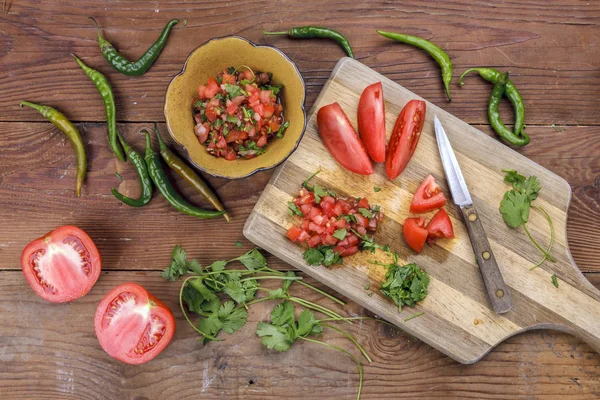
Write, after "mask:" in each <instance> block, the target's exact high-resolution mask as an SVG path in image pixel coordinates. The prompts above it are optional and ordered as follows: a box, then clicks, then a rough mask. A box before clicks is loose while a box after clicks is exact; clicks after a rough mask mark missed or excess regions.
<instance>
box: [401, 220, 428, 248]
mask: <svg viewBox="0 0 600 400" xmlns="http://www.w3.org/2000/svg"><path fill="white" fill-rule="evenodd" d="M402 231H403V233H404V241H405V242H406V244H407V245H408V247H410V248H411V249H413V250H414V251H416V252H417V253H420V252H421V250H423V246H424V245H425V240H427V235H428V234H429V232H427V229H425V218H423V217H420V218H407V219H406V220H405V221H404V226H403V227H402Z"/></svg>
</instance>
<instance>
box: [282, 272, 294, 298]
mask: <svg viewBox="0 0 600 400" xmlns="http://www.w3.org/2000/svg"><path fill="white" fill-rule="evenodd" d="M285 276H286V277H288V278H294V277H296V273H295V272H294V271H287V272H286V273H285ZM292 283H294V281H293V280H290V279H286V280H284V281H283V283H282V284H281V290H282V291H283V292H284V293H287V292H288V291H289V289H290V286H292Z"/></svg>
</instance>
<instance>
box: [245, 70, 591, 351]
mask: <svg viewBox="0 0 600 400" xmlns="http://www.w3.org/2000/svg"><path fill="white" fill-rule="evenodd" d="M378 81H381V82H382V83H383V91H384V96H385V101H386V104H385V107H386V125H387V131H388V139H389V135H390V134H391V130H392V127H393V125H394V122H395V120H396V117H397V116H398V114H399V113H400V110H401V109H402V107H403V106H404V105H405V104H406V103H407V102H408V101H409V100H411V99H420V97H419V96H417V95H415V94H414V93H412V92H410V91H409V90H407V89H405V88H403V87H402V86H400V85H398V84H396V83H394V82H393V81H391V80H390V79H387V78H386V77H384V76H382V75H380V74H379V73H377V72H375V71H373V70H372V69H370V68H369V67H367V66H365V65H363V64H361V63H360V62H358V61H356V60H353V59H350V58H343V59H342V60H340V62H339V63H338V64H337V65H336V67H335V69H334V70H333V72H332V74H331V77H330V78H329V80H328V81H327V83H326V84H325V87H324V88H323V91H322V92H321V94H320V95H319V97H318V98H317V100H316V102H315V104H314V106H313V109H312V110H311V112H310V114H309V118H308V125H307V129H306V133H305V135H304V138H303V139H302V142H301V143H300V146H299V147H298V149H297V150H296V152H295V153H294V154H293V155H292V156H291V157H290V158H289V159H288V161H287V162H286V163H285V164H283V165H282V166H281V167H280V168H279V169H278V170H277V171H276V172H275V174H274V175H273V177H272V179H271V181H270V182H269V183H268V185H267V186H266V188H265V190H264V192H263V193H262V196H261V197H260V199H259V200H258V203H257V204H256V206H255V208H254V210H253V211H252V214H251V215H250V217H249V218H248V221H247V222H246V225H245V227H244V235H245V236H246V237H247V238H248V239H249V240H250V241H252V242H254V243H255V244H256V245H258V246H260V247H262V248H263V249H265V250H267V251H269V252H270V253H272V254H274V255H275V256H277V257H279V258H281V259H282V260H284V261H285V262H287V263H289V264H291V265H293V266H295V267H297V268H298V269H300V270H302V271H304V272H306V273H307V274H309V275H311V276H313V277H314V278H316V279H318V280H320V281H322V282H323V283H324V284H326V285H328V286H330V287H331V288H332V289H334V290H336V291H338V292H339V293H341V294H343V295H344V296H347V297H348V298H350V299H352V300H353V301H355V302H357V303H359V304H361V305H362V306H364V307H365V308H367V309H369V310H371V311H372V312H374V313H376V314H377V315H379V316H380V317H382V318H384V319H386V320H388V321H390V322H392V323H394V324H395V325H397V326H399V327H400V328H402V329H403V330H405V331H407V332H408V333H410V334H411V335H414V336H416V337H418V338H419V339H421V340H423V341H424V342H426V343H428V344H430V345H431V346H433V347H435V348H436V349H438V350H440V351H442V352H443V353H445V354H447V355H449V356H450V357H452V358H454V359H455V360H457V361H459V362H461V363H473V362H476V361H478V360H479V359H481V358H482V357H483V356H484V355H485V354H487V353H488V352H489V351H490V350H491V349H492V348H493V347H494V346H496V345H497V344H498V343H500V342H502V341H503V340H504V339H506V338H508V337H510V336H512V335H515V334H517V333H519V332H523V331H526V330H529V329H542V328H543V329H557V330H561V331H567V332H570V333H572V334H575V335H577V336H579V337H581V338H582V339H583V340H585V341H586V342H588V343H589V344H590V345H592V346H593V347H594V348H595V349H596V350H600V292H599V291H598V290H596V289H595V288H594V287H593V286H592V285H591V284H590V283H589V282H588V281H587V280H586V279H585V278H584V276H583V275H582V274H581V272H580V271H579V269H578V268H577V266H576V265H575V264H574V262H573V259H572V257H571V254H570V252H569V248H568V244H567V239H566V223H567V209H568V208H569V202H570V200H571V188H570V186H569V184H568V183H567V182H566V181H565V180H564V179H562V178H561V177H559V176H557V175H555V174H553V173H552V172H550V171H548V170H547V169H545V168H543V167H541V166H540V165H538V164H536V163H534V162H533V161H531V160H529V159H527V158H525V157H524V156H522V155H520V154H519V153H517V152H515V151H513V150H511V149H510V148H508V147H507V146H505V145H503V144H502V143H500V142H499V141H498V140H497V139H496V138H493V137H490V136H487V135H486V134H484V133H482V132H480V131H478V130H477V129H475V128H473V127H471V126H470V125H469V124H467V123H465V122H463V121H461V120H459V119H458V118H456V117H454V116H452V115H451V114H449V113H447V112H445V111H444V110H442V109H440V108H439V107H436V106H435V105H433V104H431V103H429V102H427V115H426V121H425V126H424V128H423V133H422V135H421V140H420V142H419V145H418V147H417V150H416V152H415V154H414V156H413V158H412V160H411V161H410V163H409V164H408V167H407V168H406V170H405V171H404V172H403V173H402V174H401V175H400V176H399V177H398V178H397V179H395V180H394V181H391V180H388V179H387V178H386V176H385V172H384V165H383V164H378V165H377V166H376V168H375V173H374V174H373V175H370V176H361V175H356V174H353V173H351V172H348V171H346V170H345V169H343V168H342V167H341V166H340V165H339V164H338V163H337V162H336V161H335V160H334V159H333V158H332V157H331V156H330V155H329V153H328V152H327V149H326V148H325V147H324V146H323V143H322V142H321V139H320V138H319V134H318V131H317V123H316V111H317V110H318V109H319V108H320V107H322V106H324V105H327V104H330V103H332V102H336V101H337V102H338V103H340V105H341V106H342V108H343V109H344V110H345V111H346V113H347V114H348V117H349V118H350V120H351V121H352V123H353V124H354V126H357V124H356V109H357V106H358V100H359V97H360V94H361V92H362V90H363V89H364V88H365V87H366V86H367V85H369V84H371V83H374V82H378ZM440 90H441V89H440ZM453 90H458V89H457V88H456V86H453ZM490 90H491V88H490ZM485 106H486V105H485V104H482V105H481V107H482V108H483V107H485ZM434 115H437V116H438V118H439V119H440V121H441V122H442V125H443V126H444V128H445V130H446V133H447V134H448V137H449V139H450V142H451V144H452V146H453V148H454V151H455V152H456V156H457V159H458V162H459V164H460V166H461V169H462V171H463V174H464V176H465V180H466V182H467V185H468V187H469V190H470V192H471V196H472V197H473V201H474V204H475V206H476V207H477V208H478V210H479V213H480V216H481V219H482V221H483V224H484V227H485V230H486V232H487V234H488V237H489V239H490V243H491V246H492V249H493V251H494V254H495V256H496V258H497V261H498V263H499V265H500V269H501V271H502V274H503V276H504V279H505V281H506V283H507V284H508V286H509V287H510V289H511V296H512V301H513V307H512V310H511V311H509V312H508V313H506V314H503V315H497V314H495V313H494V312H493V310H492V309H491V308H490V304H489V300H488V298H487V294H486V291H485V288H484V285H483V281H482V278H481V275H480V273H479V270H478V267H477V264H476V263H475V257H474V254H473V250H472V248H471V245H470V242H469V238H468V236H467V233H466V230H465V226H464V224H463V221H462V218H461V215H460V210H459V209H458V208H457V207H456V206H454V204H452V203H451V202H450V201H449V202H448V204H447V205H446V210H447V211H448V214H449V215H450V217H451V219H452V223H453V225H454V231H455V235H456V238H455V239H453V240H441V241H438V243H437V244H435V245H434V246H433V247H430V246H427V245H426V247H425V249H424V250H423V252H422V253H421V254H420V255H417V254H415V253H414V252H413V251H411V250H410V249H408V248H407V246H406V245H405V243H404V241H403V239H402V222H403V221H404V219H405V218H406V217H408V216H410V213H409V211H408V208H409V205H410V201H411V199H412V194H413V193H414V192H415V190H416V189H417V187H418V185H419V184H420V182H421V181H422V180H423V178H424V177H425V176H426V175H427V174H430V173H431V174H433V175H434V176H435V178H436V180H437V182H438V183H439V184H440V186H441V187H442V189H443V190H444V192H445V193H446V196H447V197H448V199H450V195H449V192H448V188H447V186H446V180H445V176H444V172H443V169H442V164H441V161H440V156H439V152H438V149H437V145H436V141H435V134H434V128H433V116H434ZM535 145H536V143H535V141H533V142H532V143H531V144H530V146H535ZM503 168H504V169H506V168H511V169H516V170H518V171H519V172H521V173H522V174H525V175H527V176H529V175H536V176H537V177H538V178H539V180H540V181H541V184H542V191H541V192H540V196H539V197H538V199H537V200H535V202H534V204H535V205H538V206H542V207H544V208H545V209H546V210H547V211H548V213H549V214H550V215H551V217H552V220H553V222H554V227H555V230H556V242H555V244H554V249H553V251H552V254H553V255H554V256H555V257H556V258H557V262H556V263H554V264H553V263H550V262H545V263H544V264H543V266H542V267H540V268H537V269H535V270H533V271H530V267H531V266H532V265H533V264H534V263H535V262H536V261H538V260H539V258H540V253H539V252H538V251H537V250H536V249H535V247H534V246H533V245H532V244H531V242H530V241H529V240H528V238H527V237H526V235H525V232H524V231H523V230H522V229H517V230H514V229H510V228H508V227H507V226H506V225H505V224H504V222H503V220H502V217H501V215H500V213H499V211H498V205H499V203H500V200H501V199H502V196H503V195H504V192H505V191H506V190H508V186H507V185H506V184H505V183H504V182H503V177H504V174H503V173H502V169H503ZM318 169H321V173H320V174H319V175H318V176H317V178H316V182H317V183H319V184H320V185H322V186H325V187H328V188H330V189H332V190H334V191H335V192H337V193H338V194H339V195H342V196H348V195H352V196H355V197H368V199H369V201H370V203H371V204H379V205H381V206H382V208H383V210H384V213H385V219H384V222H383V223H382V224H381V226H380V227H379V228H378V232H377V234H376V236H375V238H376V241H377V242H379V243H382V244H385V243H389V244H390V245H391V247H392V250H394V251H396V252H398V254H399V255H400V257H401V259H400V262H401V263H409V262H415V263H417V264H418V265H419V266H421V268H423V269H424V270H425V271H427V272H428V273H429V275H430V276H431V283H430V286H429V295H428V296H427V297H426V298H425V300H424V301H422V302H421V303H419V304H418V305H417V306H416V307H415V308H409V307H404V308H403V309H402V312H398V308H397V307H396V306H395V305H394V304H393V303H392V302H391V300H389V299H387V298H386V297H384V296H383V295H381V294H380V293H379V288H380V283H381V282H382V281H383V280H384V276H385V268H384V267H381V266H378V265H374V264H372V263H369V260H381V261H386V260H387V256H386V255H385V254H384V253H382V252H378V253H376V254H372V253H370V252H363V253H359V254H357V255H355V256H352V257H347V258H345V259H344V265H343V266H336V267H332V268H326V267H322V266H319V267H312V266H309V265H307V264H305V262H304V260H303V258H302V252H303V251H304V249H303V248H302V247H301V246H298V245H296V244H293V243H292V242H290V241H289V240H288V239H287V238H286V236H285V233H286V231H287V229H288V228H289V227H290V225H291V224H292V223H293V222H294V218H293V217H291V216H290V215H289V213H288V207H287V202H288V201H290V200H291V199H292V198H293V197H294V196H295V195H296V194H297V193H298V190H299V189H300V184H301V183H302V181H303V180H304V179H306V178H307V177H308V176H309V175H310V174H311V173H312V172H314V171H316V170H318ZM374 186H377V187H380V188H382V190H381V191H379V192H377V193H375V192H374V190H373V187H374ZM426 217H427V218H430V217H431V215H427V216H426ZM527 226H528V228H529V229H530V231H531V233H532V235H533V236H534V237H535V238H536V240H538V241H539V242H540V243H543V244H544V245H547V243H548V242H549V240H550V238H549V228H548V225H547V222H546V220H545V219H544V218H543V217H542V216H541V215H540V214H539V213H538V212H536V211H532V215H531V217H530V221H529V223H528V224H527ZM554 273H555V274H556V275H557V277H558V282H559V287H558V288H556V287H554V285H553V284H552V281H551V276H552V274H554ZM367 285H370V286H369V289H368V290H366V289H365V287H366V286H367ZM420 311H423V312H424V313H425V314H424V315H423V316H420V317H418V318H414V319H411V320H409V321H404V319H405V318H406V317H408V316H410V315H412V314H414V313H416V312H420Z"/></svg>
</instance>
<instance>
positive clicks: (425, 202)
mask: <svg viewBox="0 0 600 400" xmlns="http://www.w3.org/2000/svg"><path fill="white" fill-rule="evenodd" d="M445 204H446V196H444V193H442V190H441V189H440V186H439V185H438V184H437V183H436V182H435V178H434V177H433V175H427V176H426V177H425V179H424V180H423V182H422V183H421V186H419V188H418V189H417V191H416V192H415V195H414V196H413V199H412V202H411V203H410V212H411V213H415V214H422V213H426V212H429V211H432V210H435V209H438V208H442V207H444V205H445Z"/></svg>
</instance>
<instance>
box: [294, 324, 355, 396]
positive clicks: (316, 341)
mask: <svg viewBox="0 0 600 400" xmlns="http://www.w3.org/2000/svg"><path fill="white" fill-rule="evenodd" d="M298 339H302V340H305V341H307V342H311V343H316V344H321V345H323V346H325V347H329V348H330V349H334V350H338V351H341V352H342V353H344V354H346V355H347V356H348V357H350V358H351V359H352V360H354V362H355V363H356V365H357V366H358V393H357V395H356V400H360V393H361V392H362V384H363V368H362V364H361V363H360V360H359V359H358V358H356V356H354V354H352V353H350V352H349V351H347V350H344V349H342V348H341V347H338V346H335V345H333V344H329V343H325V342H321V341H320V340H315V339H309V338H307V337H303V336H298Z"/></svg>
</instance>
